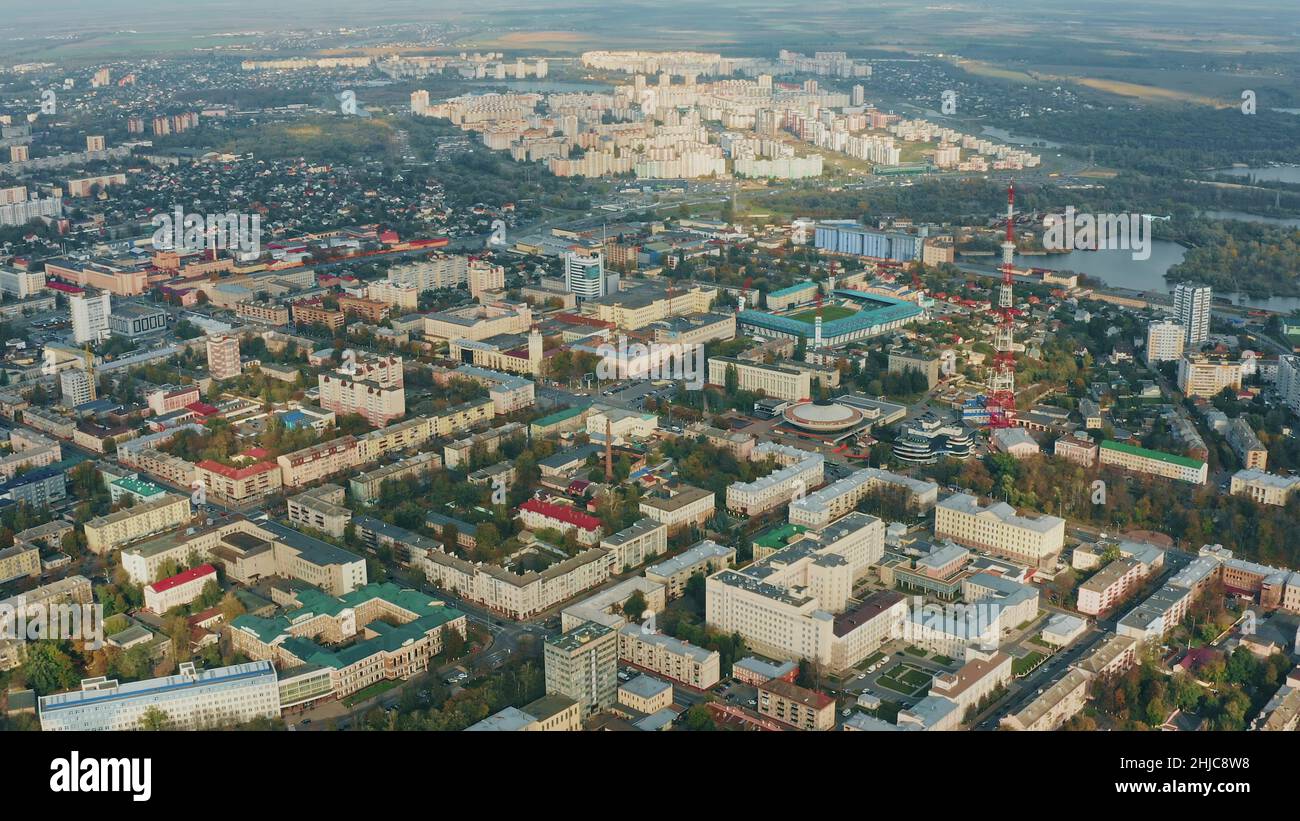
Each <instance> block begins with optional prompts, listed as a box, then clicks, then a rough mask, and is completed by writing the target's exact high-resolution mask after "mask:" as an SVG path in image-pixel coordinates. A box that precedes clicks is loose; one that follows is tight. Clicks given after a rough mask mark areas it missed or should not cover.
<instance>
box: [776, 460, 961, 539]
mask: <svg viewBox="0 0 1300 821" xmlns="http://www.w3.org/2000/svg"><path fill="white" fill-rule="evenodd" d="M879 487H886V488H898V489H899V490H900V491H902V492H903V493H906V494H907V499H908V503H909V504H911V505H912V506H913V508H914V509H916V510H926V509H928V508H931V507H934V505H935V503H936V502H937V501H938V498H939V486H938V485H937V484H935V483H934V482H926V481H922V480H920V479H913V478H912V477H910V476H902V475H899V474H897V473H890V472H889V471H887V470H880V469H879V468H863V469H862V470H858V471H854V472H853V473H851V474H849V475H848V476H845V477H844V478H843V479H839V480H837V481H835V482H831V483H830V484H829V485H827V486H826V487H824V488H822V489H820V490H816V491H813V492H812V493H809V494H808V495H807V496H804V497H803V498H802V499H795V500H793V501H791V502H790V510H789V520H790V524H795V525H803V526H804V527H812V528H818V527H825V526H826V525H827V524H829V523H830V522H832V521H834V520H836V519H838V518H840V517H841V516H843V515H845V514H846V513H849V512H851V511H852V510H853V509H854V508H855V507H857V504H858V502H860V501H862V499H863V498H864V497H865V496H867V495H868V494H870V493H871V492H872V491H873V490H875V489H876V488H879Z"/></svg>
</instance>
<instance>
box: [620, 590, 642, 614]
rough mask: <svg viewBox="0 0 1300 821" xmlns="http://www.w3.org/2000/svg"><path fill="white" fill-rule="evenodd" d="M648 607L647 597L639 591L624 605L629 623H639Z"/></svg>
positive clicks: (624, 612) (624, 611)
mask: <svg viewBox="0 0 1300 821" xmlns="http://www.w3.org/2000/svg"><path fill="white" fill-rule="evenodd" d="M646 606H647V605H646V601H645V596H644V595H642V594H641V591H640V590H637V591H636V592H634V593H633V594H632V595H631V596H629V597H628V600H627V601H626V602H624V603H623V615H624V616H627V618H628V621H638V622H639V621H641V614H643V613H644V612H645V609H646Z"/></svg>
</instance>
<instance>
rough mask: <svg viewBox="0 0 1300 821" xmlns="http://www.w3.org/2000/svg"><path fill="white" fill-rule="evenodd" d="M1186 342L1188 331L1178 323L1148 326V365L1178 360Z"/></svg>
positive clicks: (1158, 323)
mask: <svg viewBox="0 0 1300 821" xmlns="http://www.w3.org/2000/svg"><path fill="white" fill-rule="evenodd" d="M1186 341H1187V329H1186V328H1184V327H1183V326H1182V325H1180V324H1178V323H1177V322H1152V323H1151V324H1150V325H1148V326H1147V364H1148V365H1152V364H1155V363H1156V362H1168V361H1170V360H1174V359H1178V358H1179V357H1181V356H1182V355H1183V348H1184V345H1185V343H1186Z"/></svg>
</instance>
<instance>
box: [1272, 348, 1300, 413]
mask: <svg viewBox="0 0 1300 821" xmlns="http://www.w3.org/2000/svg"><path fill="white" fill-rule="evenodd" d="M1277 392H1278V395H1279V396H1280V397H1282V402H1283V403H1284V404H1285V405H1286V406H1287V407H1288V408H1290V409H1291V412H1292V413H1294V414H1296V415H1298V416H1300V356H1290V355H1288V356H1279V357H1278V359H1277Z"/></svg>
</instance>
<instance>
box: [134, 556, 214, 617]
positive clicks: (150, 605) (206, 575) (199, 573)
mask: <svg viewBox="0 0 1300 821" xmlns="http://www.w3.org/2000/svg"><path fill="white" fill-rule="evenodd" d="M216 580H217V569H216V568H215V567H213V566H212V565H210V564H201V565H199V566H198V567H191V568H190V569H189V570H182V571H181V572H180V573H177V574H176V575H175V576H170V577H168V578H166V579H160V580H158V581H156V582H154V583H153V584H147V585H145V587H144V606H145V609H147V610H149V611H150V612H153V613H158V614H162V613H166V612H167V611H168V610H171V609H172V608H173V607H180V606H182V605H186V604H189V603H190V602H192V601H194V600H195V599H197V598H198V597H199V595H200V594H202V593H203V588H204V587H206V586H207V585H208V582H215V581H216Z"/></svg>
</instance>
